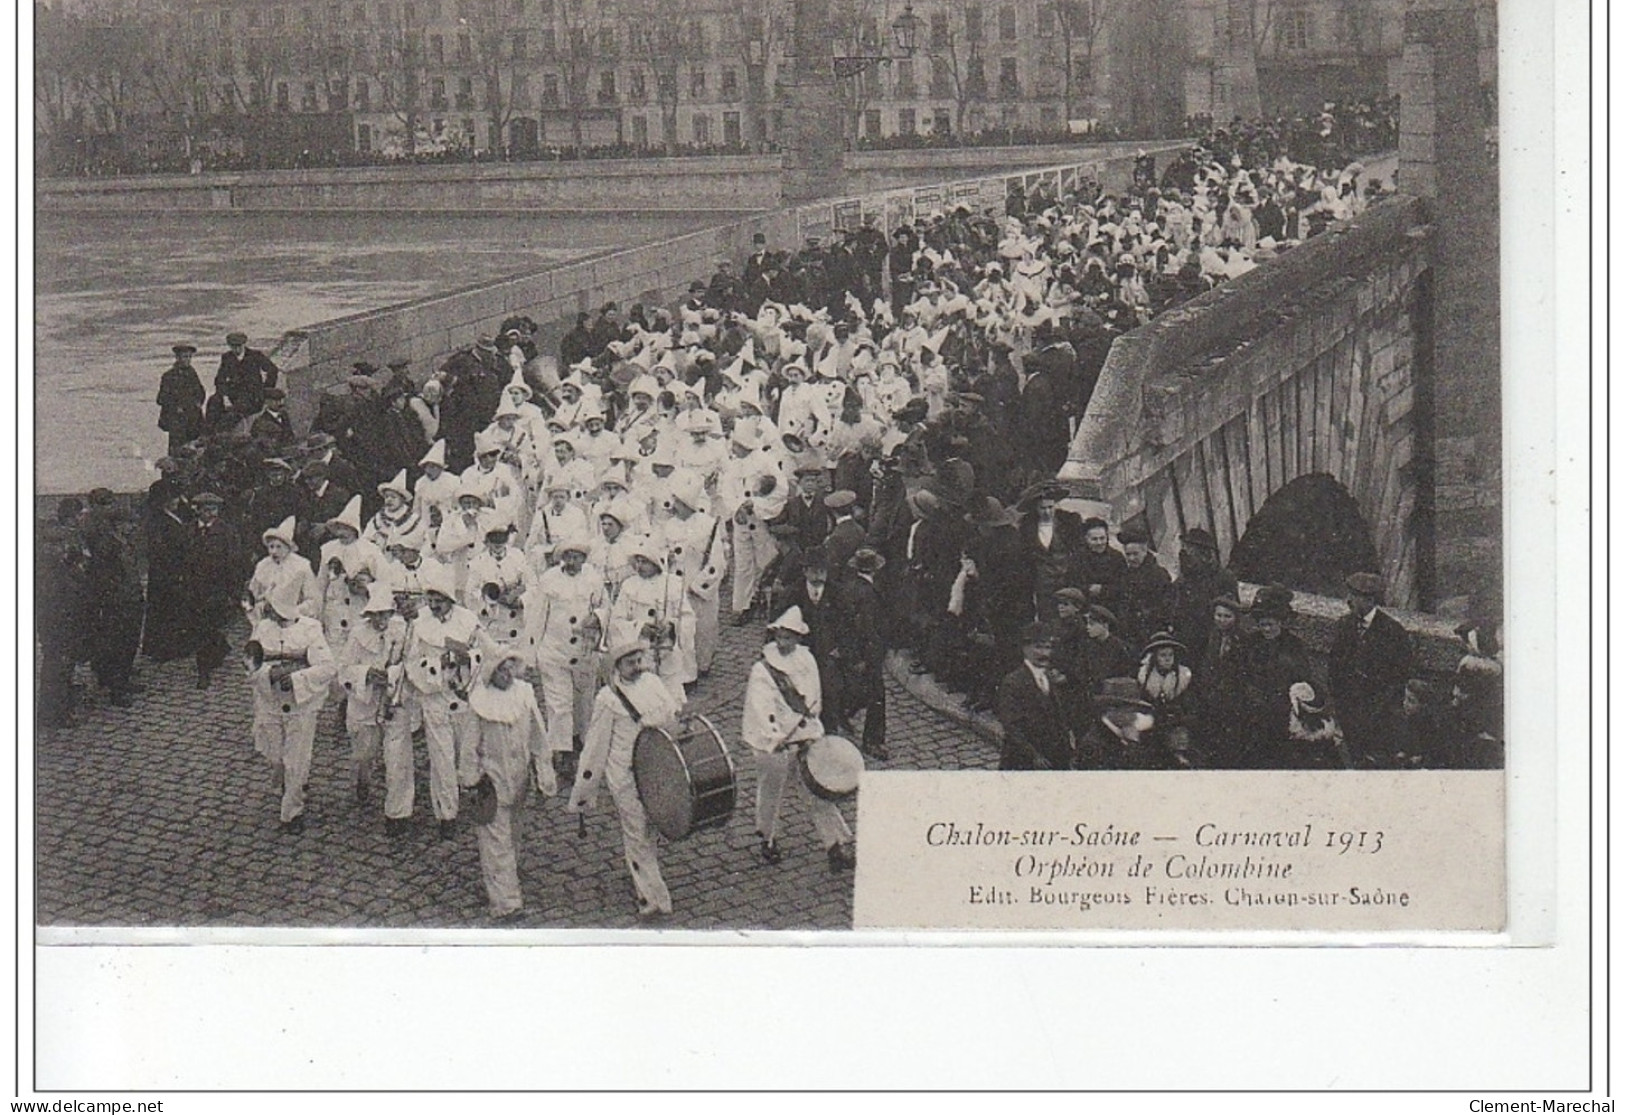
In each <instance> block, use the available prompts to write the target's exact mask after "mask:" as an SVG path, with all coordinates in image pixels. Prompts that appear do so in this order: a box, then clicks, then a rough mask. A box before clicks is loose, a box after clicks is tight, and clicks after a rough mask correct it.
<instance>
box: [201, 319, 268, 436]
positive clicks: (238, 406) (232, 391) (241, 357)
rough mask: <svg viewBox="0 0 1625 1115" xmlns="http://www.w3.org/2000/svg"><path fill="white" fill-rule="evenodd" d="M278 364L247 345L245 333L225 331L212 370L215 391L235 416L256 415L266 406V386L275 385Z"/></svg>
mask: <svg viewBox="0 0 1625 1115" xmlns="http://www.w3.org/2000/svg"><path fill="white" fill-rule="evenodd" d="M276 378H277V366H276V365H275V364H273V363H271V358H270V357H269V356H267V355H265V353H263V352H261V351H260V350H259V349H255V348H249V347H248V334H246V333H228V334H226V351H225V352H224V353H223V354H222V355H221V357H220V370H219V371H218V372H216V373H215V377H214V390H215V393H216V394H217V395H221V396H224V397H225V400H226V404H227V407H228V408H229V410H230V412H231V414H232V415H233V416H235V417H236V418H239V419H241V418H247V417H249V416H250V415H254V414H258V413H259V411H260V408H261V407H263V406H264V405H265V389H266V388H268V387H275V386H276Z"/></svg>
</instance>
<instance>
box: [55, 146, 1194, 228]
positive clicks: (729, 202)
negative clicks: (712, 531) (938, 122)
mask: <svg viewBox="0 0 1625 1115" xmlns="http://www.w3.org/2000/svg"><path fill="white" fill-rule="evenodd" d="M1152 146H1153V147H1165V146H1167V145H1166V144H1156V145H1152ZM1137 149H1138V148H1137V145H1135V144H1131V143H1106V144H1099V143H1096V144H1059V145H1046V146H1018V147H974V148H955V149H942V150H908V151H854V152H850V153H848V155H847V156H846V174H845V190H846V191H847V192H848V193H850V194H854V195H856V194H864V193H870V192H874V191H883V190H891V189H899V188H903V187H908V186H918V185H925V184H929V183H933V182H947V181H953V180H956V179H963V178H976V177H979V176H983V175H989V174H1003V173H1008V172H1010V171H1012V170H1023V169H1030V168H1034V167H1044V166H1057V165H1060V164H1064V163H1072V162H1087V161H1090V160H1093V159H1112V158H1117V157H1121V156H1123V155H1132V154H1133V153H1134V151H1135V150H1137ZM781 163H782V159H781V156H779V155H715V156H697V157H684V158H657V159H604V160H586V161H581V162H560V163H461V164H429V165H416V166H398V167H333V168H321V169H310V170H267V171H244V172H237V173H210V174H199V175H178V174H171V175H162V174H158V175H134V176H130V177H122V178H86V179H41V180H38V181H36V183H35V187H34V188H35V205H36V208H37V209H38V210H39V211H40V212H61V213H104V214H108V213H123V214H140V213H170V212H188V213H245V212H253V213H277V212H300V213H308V212H312V211H318V212H319V211H332V212H340V213H361V214H364V213H390V214H397V215H400V214H430V213H432V214H447V215H452V214H469V213H494V212H497V213H529V214H546V213H562V212H567V213H571V214H592V213H597V214H612V213H620V214H625V213H637V214H639V215H645V214H660V213H668V214H675V213H688V214H697V213H708V212H709V213H714V214H717V215H719V218H720V217H721V215H723V214H728V213H740V212H746V211H762V210H769V209H775V208H777V207H778V206H779V203H780V201H779V193H780V178H781Z"/></svg>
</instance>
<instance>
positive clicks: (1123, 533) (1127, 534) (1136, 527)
mask: <svg viewBox="0 0 1625 1115" xmlns="http://www.w3.org/2000/svg"><path fill="white" fill-rule="evenodd" d="M1117 540H1118V541H1119V542H1121V543H1123V544H1124V545H1125V546H1126V545H1128V544H1129V543H1130V542H1138V543H1140V544H1141V545H1142V546H1149V545H1151V531H1150V530H1148V529H1146V525H1145V521H1144V519H1142V518H1141V517H1140V516H1138V515H1136V516H1135V517H1134V518H1132V519H1130V520H1129V521H1128V522H1126V523H1124V524H1123V529H1122V530H1119V531H1118V532H1117Z"/></svg>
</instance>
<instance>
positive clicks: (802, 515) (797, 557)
mask: <svg viewBox="0 0 1625 1115" xmlns="http://www.w3.org/2000/svg"><path fill="white" fill-rule="evenodd" d="M823 472H824V470H823V469H821V468H818V467H816V466H808V467H807V468H802V469H797V470H796V492H795V494H794V495H792V496H791V497H790V498H789V499H787V500H785V501H784V510H783V511H780V512H779V514H778V517H777V518H775V519H774V520H773V521H772V522H770V523H768V525H767V529H768V532H769V533H771V534H772V535H773V537H774V538H776V539H778V542H779V547H780V552H781V553H782V555H783V557H782V559H781V561H780V564H779V580H780V581H781V582H783V583H784V584H792V583H794V582H795V581H796V580H797V579H798V578H800V576H801V560H802V556H803V555H804V554H806V553H807V551H809V550H812V549H813V548H814V547H818V546H822V545H823V544H824V539H825V538H827V537H829V528H830V527H831V526H833V525H834V523H835V519H834V516H833V515H832V514H831V513H830V510H829V508H828V507H826V506H825V505H824V499H823V496H822V494H821V492H820V487H821V483H822V477H823ZM846 556H847V557H850V556H851V554H847V555H846ZM803 614H805V613H803ZM809 622H811V621H809ZM816 656H817V655H816V652H814V657H816Z"/></svg>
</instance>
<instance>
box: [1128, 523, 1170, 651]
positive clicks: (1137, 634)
mask: <svg viewBox="0 0 1625 1115" xmlns="http://www.w3.org/2000/svg"><path fill="white" fill-rule="evenodd" d="M1117 540H1118V541H1119V542H1121V543H1122V544H1123V581H1122V588H1121V591H1120V592H1119V594H1118V605H1119V606H1118V609H1117V615H1118V618H1119V619H1120V620H1121V621H1122V629H1121V631H1120V632H1119V634H1120V635H1121V637H1122V639H1123V641H1124V642H1125V643H1127V644H1128V645H1129V646H1131V647H1141V646H1144V645H1145V643H1146V641H1147V640H1148V639H1150V638H1151V636H1152V635H1155V634H1156V633H1157V632H1159V631H1167V630H1169V629H1170V628H1171V627H1172V626H1173V605H1174V583H1173V578H1172V577H1170V576H1169V575H1168V571H1167V570H1166V569H1164V568H1163V567H1162V563H1161V562H1159V561H1158V560H1157V557H1156V554H1155V553H1153V552H1152V550H1151V532H1150V531H1148V530H1147V529H1146V527H1145V523H1144V521H1143V520H1142V519H1141V518H1140V517H1138V516H1136V517H1135V518H1134V519H1133V520H1131V521H1129V522H1127V523H1124V524H1123V529H1122V530H1120V531H1118V532H1117Z"/></svg>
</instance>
